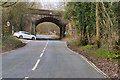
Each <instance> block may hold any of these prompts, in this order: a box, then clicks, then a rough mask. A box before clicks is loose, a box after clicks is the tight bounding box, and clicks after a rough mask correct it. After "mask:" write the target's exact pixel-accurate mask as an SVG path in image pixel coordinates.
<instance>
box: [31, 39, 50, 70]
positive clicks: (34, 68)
mask: <svg viewBox="0 0 120 80" xmlns="http://www.w3.org/2000/svg"><path fill="white" fill-rule="evenodd" d="M48 42H49V41H47V43H46V45H45V47H44V49H43V51H42V53H41V54H40V58H41V57H42V56H43V54H44V52H45V50H46V48H47V45H48ZM39 63H40V59H38V60H37V62H36V64H35V66H34V67H33V68H32V70H33V71H34V70H36V68H37V66H38V64H39Z"/></svg>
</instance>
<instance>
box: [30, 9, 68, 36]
mask: <svg viewBox="0 0 120 80" xmlns="http://www.w3.org/2000/svg"><path fill="white" fill-rule="evenodd" d="M29 12H30V13H31V15H32V17H31V18H32V21H33V23H32V29H33V32H34V34H35V35H36V26H37V25H38V24H40V23H43V22H52V23H55V24H56V25H58V27H60V38H63V37H64V36H65V35H64V33H65V27H66V24H65V23H64V22H63V21H62V13H63V12H60V11H53V10H43V9H30V10H29Z"/></svg>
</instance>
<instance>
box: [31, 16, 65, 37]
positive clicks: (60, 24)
mask: <svg viewBox="0 0 120 80" xmlns="http://www.w3.org/2000/svg"><path fill="white" fill-rule="evenodd" d="M43 22H52V23H54V24H56V25H57V26H58V27H59V28H60V39H61V38H63V37H64V33H65V24H63V23H62V22H61V21H60V20H58V19H56V18H54V17H44V18H41V19H39V20H36V21H35V22H34V23H33V28H34V34H35V35H36V27H37V25H39V24H40V23H43Z"/></svg>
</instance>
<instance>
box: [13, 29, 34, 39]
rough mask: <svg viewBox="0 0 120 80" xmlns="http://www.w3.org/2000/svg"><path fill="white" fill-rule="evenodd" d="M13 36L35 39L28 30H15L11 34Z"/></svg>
mask: <svg viewBox="0 0 120 80" xmlns="http://www.w3.org/2000/svg"><path fill="white" fill-rule="evenodd" d="M13 36H14V37H17V38H20V39H32V40H36V36H34V35H31V34H30V33H29V32H25V31H19V32H15V33H14V34H13Z"/></svg>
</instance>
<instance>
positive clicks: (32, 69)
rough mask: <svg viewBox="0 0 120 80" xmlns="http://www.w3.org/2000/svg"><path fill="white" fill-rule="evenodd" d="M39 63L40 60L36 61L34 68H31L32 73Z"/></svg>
mask: <svg viewBox="0 0 120 80" xmlns="http://www.w3.org/2000/svg"><path fill="white" fill-rule="evenodd" d="M39 62H40V59H38V60H37V62H36V64H35V66H34V67H33V68H32V70H33V71H34V70H35V69H36V68H37V66H38V64H39Z"/></svg>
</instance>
